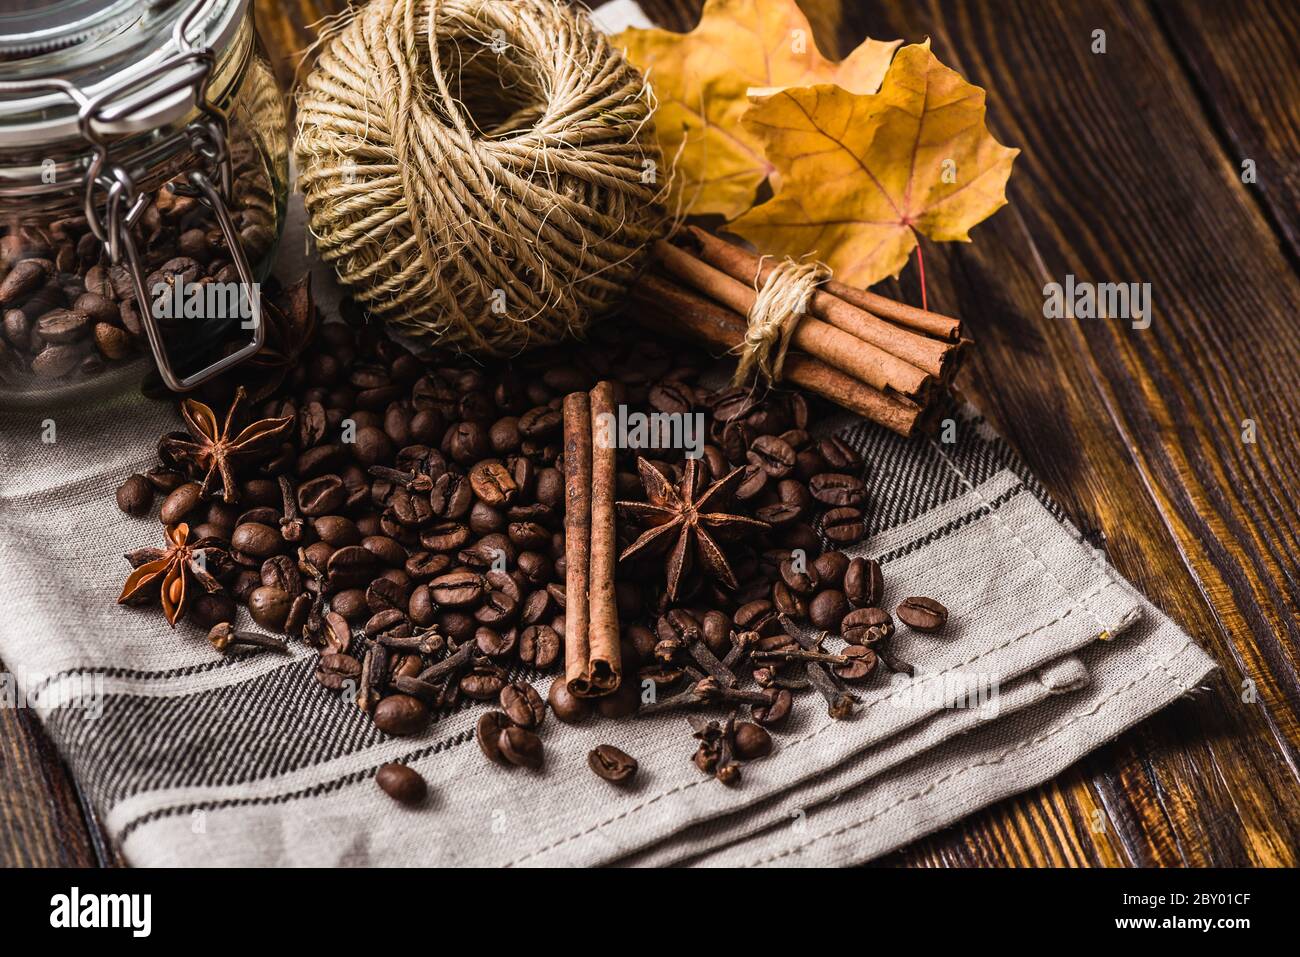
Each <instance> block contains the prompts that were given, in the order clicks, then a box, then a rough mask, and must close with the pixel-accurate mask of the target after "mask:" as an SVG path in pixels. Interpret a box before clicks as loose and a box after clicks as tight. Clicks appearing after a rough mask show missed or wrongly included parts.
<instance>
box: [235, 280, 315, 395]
mask: <svg viewBox="0 0 1300 957" xmlns="http://www.w3.org/2000/svg"><path fill="white" fill-rule="evenodd" d="M262 319H263V321H264V322H265V323H266V344H265V345H264V346H262V348H261V350H259V351H258V353H257V354H256V355H255V356H253V358H251V359H249V360H248V364H247V365H245V366H244V367H243V369H242V370H241V376H242V377H243V381H244V382H245V383H246V384H247V385H248V387H249V389H251V390H252V393H253V400H254V401H257V402H260V401H261V400H262V399H265V398H268V397H269V396H271V395H272V394H273V393H274V392H275V391H276V390H277V389H279V388H280V386H281V385H282V384H283V383H284V379H285V376H286V375H287V374H288V373H289V372H290V371H291V370H293V369H294V368H296V367H297V366H298V365H299V363H300V360H301V358H302V354H303V353H304V352H306V351H307V347H308V346H310V345H311V344H312V342H313V341H314V340H315V338H316V330H317V327H318V323H317V313H316V306H315V303H314V302H313V300H312V294H311V274H310V273H308V274H307V275H306V276H304V277H303V278H302V279H300V280H298V281H297V282H296V283H294V284H293V285H292V286H290V287H289V288H287V289H285V290H284V292H283V293H281V294H280V296H278V297H277V298H275V299H272V298H270V297H263V299H262Z"/></svg>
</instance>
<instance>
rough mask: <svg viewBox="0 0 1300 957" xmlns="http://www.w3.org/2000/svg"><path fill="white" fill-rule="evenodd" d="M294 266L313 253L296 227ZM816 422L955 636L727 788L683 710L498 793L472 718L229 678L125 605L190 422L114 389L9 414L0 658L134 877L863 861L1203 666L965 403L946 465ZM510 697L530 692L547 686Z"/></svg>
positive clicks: (1104, 735) (551, 745)
mask: <svg viewBox="0 0 1300 957" xmlns="http://www.w3.org/2000/svg"><path fill="white" fill-rule="evenodd" d="M291 227H294V228H296V229H300V228H301V224H300V222H299V221H294V222H291ZM285 248H286V250H288V251H289V252H290V253H292V251H294V250H295V249H301V248H302V246H301V245H300V240H298V239H296V238H295V236H294V234H293V233H292V232H291V234H290V236H289V237H287V238H286V240H285ZM284 258H285V262H284V263H283V264H282V273H283V275H285V276H286V277H293V276H295V275H297V274H298V273H299V272H300V271H301V268H302V259H301V257H299V259H298V262H296V263H295V262H293V261H292V260H293V258H294V257H293V256H292V255H286V256H285V257H284ZM313 282H314V288H315V289H316V290H317V292H318V293H319V294H320V300H321V302H322V305H323V307H324V308H325V310H326V313H327V314H328V313H329V312H330V311H331V299H332V298H333V297H334V296H335V295H336V291H335V290H334V289H333V287H332V286H331V285H330V281H329V277H328V276H326V275H319V274H318V275H317V276H316V277H315V278H314V280H313ZM50 423H53V430H51V428H50ZM817 426H818V429H819V431H821V432H823V433H829V432H836V433H838V434H840V435H841V436H842V437H844V438H845V439H846V440H847V441H848V442H849V443H850V444H852V445H853V446H854V447H856V448H858V449H859V450H861V451H862V453H863V455H864V457H865V459H866V461H867V462H868V476H867V478H868V485H869V492H870V503H871V504H870V508H869V522H870V535H869V537H868V539H867V540H866V541H865V542H864V543H863V545H862V546H861V547H860V548H859V549H857V551H858V552H859V553H861V554H867V555H873V556H875V557H877V558H879V559H880V561H881V562H882V564H883V566H884V572H885V580H886V585H887V594H886V599H887V604H888V606H889V607H892V606H893V605H895V604H897V602H898V601H900V600H901V599H902V598H904V597H906V596H908V595H930V596H933V597H935V598H938V599H939V600H940V601H942V602H943V603H944V604H945V605H947V606H948V608H949V609H950V611H951V614H952V617H951V621H950V624H949V626H948V628H947V629H946V630H945V632H944V633H943V634H941V635H939V636H925V635H920V634H916V633H911V632H908V631H907V630H906V629H903V630H902V631H901V633H900V636H899V637H898V638H897V639H896V642H897V649H898V652H899V654H900V656H902V657H903V658H905V659H908V660H910V661H912V662H914V663H915V664H916V665H917V667H918V676H917V678H916V679H915V684H913V685H909V684H907V683H906V682H904V680H903V679H901V678H896V679H895V680H894V681H893V682H887V681H886V680H885V679H884V678H880V679H878V680H877V683H875V684H872V685H870V686H869V687H868V688H867V689H866V690H865V692H864V694H863V703H862V706H861V707H860V708H859V712H858V715H857V716H856V717H855V718H854V719H852V720H849V721H838V722H837V721H832V720H831V719H830V718H829V717H827V716H826V714H825V709H824V707H823V706H820V699H818V698H817V697H816V696H815V695H811V694H809V695H803V696H800V697H799V698H798V700H797V704H796V713H795V714H794V715H793V716H792V719H791V721H790V723H789V726H788V727H787V728H784V729H783V730H782V732H781V733H779V734H778V735H776V743H777V748H776V750H775V752H774V753H773V754H772V755H771V756H770V757H769V758H767V759H764V760H762V761H757V762H751V763H750V764H748V765H746V766H745V769H744V781H743V783H742V784H741V785H740V786H739V787H736V788H725V787H723V786H721V785H720V784H718V783H717V782H716V781H713V780H712V779H710V778H706V777H705V776H703V775H702V774H701V773H700V772H699V771H698V770H697V769H696V768H695V766H694V765H693V764H692V763H691V762H690V760H689V758H690V755H691V753H692V752H693V750H694V748H693V745H694V741H693V740H692V739H691V737H690V729H689V728H688V726H687V725H686V722H685V721H684V720H683V718H682V717H681V716H680V715H678V716H672V715H663V716H660V717H657V718H653V719H645V720H634V721H623V722H612V721H600V720H596V721H592V722H590V723H589V724H587V725H583V726H578V727H568V726H563V725H561V724H559V723H558V722H557V721H555V720H554V718H550V719H548V721H547V722H546V724H545V725H544V727H543V729H542V737H543V740H544V742H545V747H546V760H547V765H546V767H545V768H544V769H543V770H542V771H541V772H537V773H533V772H528V771H524V770H522V769H515V770H506V769H503V768H500V767H498V766H495V765H490V764H489V763H488V762H486V761H485V760H484V759H483V757H482V755H481V754H480V753H479V751H478V748H477V745H475V744H474V742H473V735H472V729H473V724H474V721H475V720H476V718H477V715H478V714H479V713H480V712H481V710H482V708H483V707H484V706H482V705H476V704H466V705H464V706H462V707H461V708H459V709H458V710H457V711H455V712H453V713H450V714H446V715H442V716H440V717H439V718H438V719H437V720H435V721H434V722H432V723H431V724H430V726H429V727H428V729H427V730H426V731H425V732H424V733H423V734H421V735H420V736H419V737H416V738H407V739H393V738H388V737H386V736H385V735H383V734H381V733H380V732H378V731H376V730H375V729H374V727H373V726H372V725H371V724H370V723H369V721H368V719H365V718H364V717H363V716H362V715H361V714H360V713H359V712H358V711H357V710H356V708H355V707H354V706H353V705H352V704H351V703H350V702H347V701H345V700H344V699H343V697H342V696H341V695H338V694H333V693H330V692H327V691H325V690H323V689H322V688H321V687H320V686H319V685H317V684H316V682H315V681H314V680H313V678H312V671H313V655H312V654H311V653H310V652H309V651H308V650H307V649H305V648H298V649H296V650H295V652H294V654H293V655H292V656H291V657H284V656H271V655H257V654H248V655H240V656H232V657H220V656H219V655H218V654H217V653H216V652H214V651H213V650H212V649H211V647H210V646H209V645H208V644H207V643H206V641H205V640H204V638H203V635H202V634H201V633H200V632H199V630H198V629H195V628H193V627H191V626H187V625H186V624H185V623H183V622H182V623H181V625H180V626H178V627H177V628H176V629H175V630H174V631H173V630H171V629H169V628H168V627H167V626H166V624H165V622H164V621H163V619H162V618H161V616H160V615H158V614H157V613H156V611H154V610H144V609H126V608H120V607H117V606H116V605H115V604H114V599H115V598H116V595H117V593H118V590H119V589H120V587H121V584H122V581H123V580H124V578H125V575H126V573H127V570H128V567H127V565H126V563H125V561H124V560H123V558H122V555H123V554H124V553H125V552H127V551H129V550H131V549H133V548H136V547H139V546H141V545H146V544H156V542H154V541H153V539H155V538H156V537H157V536H158V524H157V521H156V519H154V518H149V519H141V520H137V519H132V518H128V517H126V516H124V515H123V514H121V513H120V512H119V511H118V510H117V508H116V507H115V505H114V502H113V495H112V491H113V489H114V488H115V487H116V486H117V484H118V483H119V482H120V481H121V480H122V478H124V477H125V476H126V475H128V474H130V473H131V472H133V471H137V470H140V469H143V468H146V467H148V466H149V465H150V464H151V461H152V458H153V454H154V453H153V443H154V442H155V441H156V438H157V436H158V435H160V434H161V433H163V432H165V431H167V430H169V429H172V428H177V427H179V422H178V421H176V417H175V415H174V414H173V413H172V412H171V411H170V410H169V409H168V408H167V407H166V406H161V405H158V404H154V403H149V402H146V401H144V400H142V399H139V398H135V397H132V396H131V395H129V394H121V393H119V394H110V395H105V396H101V397H99V398H98V399H97V400H96V401H94V402H92V403H86V402H84V401H83V402H78V403H75V404H74V403H66V404H60V403H57V402H49V403H45V404H43V405H41V406H39V407H25V408H19V409H12V408H11V409H8V410H0V589H2V591H0V594H3V599H4V601H3V609H2V610H0V659H2V660H3V661H4V663H5V665H6V667H7V668H8V670H9V672H10V673H12V674H13V675H14V677H15V679H16V681H17V683H18V686H19V687H20V689H21V690H22V691H23V692H24V696H25V701H27V702H29V703H30V705H31V706H32V707H34V708H35V709H36V710H37V712H38V714H39V715H40V717H41V719H42V720H43V721H44V723H45V725H46V727H47V728H48V730H49V732H50V734H51V736H52V738H53V739H54V741H55V742H56V743H57V745H58V747H59V749H60V751H61V753H62V754H63V755H64V757H65V758H66V759H67V761H68V764H69V766H70V767H71V768H72V771H73V773H74V774H75V776H76V777H77V779H78V780H79V782H80V783H81V785H82V787H83V789H84V790H85V791H86V793H87V794H88V795H89V796H90V799H91V800H92V801H93V802H94V804H95V805H96V807H97V809H98V810H99V811H100V812H101V815H102V817H103V820H104V821H105V822H106V823H107V826H108V829H109V831H110V833H111V834H112V836H113V838H114V839H115V840H116V841H118V842H119V844H120V846H121V849H122V852H123V854H124V855H125V857H126V859H127V860H128V861H130V862H131V863H133V864H139V865H223V864H254V865H258V864H265V865H300V864H301V865H305V864H326V865H384V866H394V865H396V866H400V865H416V864H431V865H498V866H506V865H519V866H535V865H596V864H617V863H629V864H677V863H694V864H743V865H751V864H752V865H783V864H800V863H804V864H807V863H811V864H839V863H850V862H857V861H861V860H865V859H868V858H870V857H874V856H876V855H878V854H883V853H886V852H888V851H890V850H892V849H894V848H896V847H898V846H900V845H901V844H904V843H906V842H907V841H910V840H913V839H915V838H916V837H918V836H920V835H922V834H925V833H928V832H930V831H933V830H935V829H936V828H939V827H943V826H944V825H947V824H949V823H951V822H952V821H954V820H956V819H958V818H960V817H962V816H963V815H965V814H969V813H970V812H972V811H974V810H976V809H978V808H980V807H983V806H984V805H986V804H988V803H990V802H991V801H994V800H997V799H998V798H1000V797H1003V796H1005V795H1008V794H1014V793H1016V792H1018V791H1020V790H1024V789H1025V788H1028V787H1031V786H1033V785H1035V784H1037V783H1039V782H1041V781H1043V780H1045V779H1047V778H1048V777H1050V776H1051V775H1053V774H1055V773H1057V772H1059V771H1060V770H1061V768H1062V767H1064V766H1065V765H1066V764H1068V763H1069V762H1070V761H1073V760H1077V758H1078V757H1079V756H1081V755H1082V754H1085V753H1087V751H1088V750H1091V749H1092V748H1095V747H1097V746H1098V745H1100V744H1101V743H1103V742H1105V741H1106V740H1109V739H1110V738H1112V737H1114V736H1115V735H1117V734H1118V733H1120V732H1121V731H1122V730H1123V729H1124V728H1126V727H1128V726H1129V725H1131V724H1132V723H1134V722H1135V721H1138V720H1141V718H1143V717H1145V716H1146V715H1148V714H1150V713H1151V712H1153V711H1154V710H1156V709H1158V708H1160V707H1162V706H1164V705H1165V704H1167V703H1168V702H1170V701H1172V700H1174V699H1175V698H1177V697H1178V696H1180V695H1182V694H1184V693H1186V692H1187V691H1188V690H1189V689H1191V688H1193V687H1194V686H1195V685H1196V684H1197V683H1198V682H1199V681H1200V680H1201V679H1202V678H1203V677H1204V676H1205V675H1206V674H1207V673H1208V671H1209V670H1210V669H1211V668H1212V663H1211V661H1210V659H1209V658H1208V657H1206V655H1205V654H1204V653H1203V652H1201V651H1200V650H1199V649H1198V648H1197V647H1196V646H1195V644H1194V643H1193V642H1192V641H1191V640H1190V639H1189V638H1188V637H1187V636H1186V635H1185V634H1184V633H1182V632H1181V631H1180V630H1179V629H1178V628H1177V627H1176V626H1174V625H1173V624H1171V623H1170V622H1169V621H1168V620H1167V619H1165V618H1164V617H1163V616H1162V615H1161V614H1160V613H1159V612H1158V611H1157V610H1156V609H1154V608H1153V607H1152V606H1151V605H1150V604H1149V603H1147V602H1146V601H1145V600H1144V599H1142V598H1141V596H1139V595H1138V594H1137V593H1136V592H1135V591H1134V590H1133V589H1132V588H1131V587H1130V586H1129V585H1128V584H1127V583H1125V582H1123V581H1122V580H1121V579H1119V578H1118V577H1117V576H1116V575H1115V574H1114V572H1113V571H1112V570H1111V569H1110V568H1109V567H1108V566H1107V564H1106V562H1105V558H1104V556H1103V555H1102V554H1101V553H1100V552H1098V551H1096V550H1095V549H1093V548H1092V547H1091V546H1090V545H1089V544H1088V543H1087V542H1086V541H1084V540H1083V539H1082V538H1081V536H1080V535H1079V533H1078V532H1077V530H1076V529H1074V528H1073V527H1072V526H1071V525H1070V524H1069V523H1068V521H1067V520H1066V519H1065V516H1064V515H1063V513H1062V512H1061V510H1060V508H1059V507H1058V506H1057V505H1056V503H1055V502H1053V501H1052V500H1051V499H1050V497H1049V496H1048V495H1047V494H1046V492H1045V491H1044V489H1043V487H1042V486H1041V485H1040V484H1039V483H1038V482H1037V480H1036V479H1035V478H1034V477H1033V476H1032V475H1031V474H1029V473H1028V472H1027V471H1026V469H1025V467H1024V465H1023V463H1022V462H1021V461H1020V460H1019V459H1018V458H1017V457H1016V456H1015V454H1014V453H1013V452H1012V451H1011V450H1010V449H1009V448H1008V447H1007V445H1006V444H1005V443H1004V442H1003V441H1002V440H1001V439H1000V438H999V437H998V436H997V435H996V434H994V433H993V432H992V430H991V429H989V427H988V426H987V424H986V423H985V422H984V421H983V420H982V419H981V418H980V416H979V415H978V414H976V413H975V412H974V411H973V410H971V409H966V410H964V411H962V412H961V413H960V414H958V416H957V421H956V428H955V436H956V440H955V442H953V443H951V444H944V443H941V442H938V441H931V440H922V439H918V440H913V441H906V440H903V439H900V438H898V437H897V436H895V435H893V434H892V433H889V432H886V431H885V430H883V429H879V428H877V427H875V426H872V425H870V424H866V423H862V422H855V421H849V420H847V419H837V420H835V421H828V422H823V423H818V424H817ZM51 434H52V436H53V440H52V441H47V440H48V439H50V438H51ZM1099 638H1108V639H1110V640H1109V641H1105V642H1101V643H1099V642H1098V639H1099ZM518 676H519V677H522V678H526V679H528V680H534V681H538V682H539V686H540V688H541V690H542V691H543V692H544V691H545V688H546V684H545V683H544V682H545V681H549V676H547V677H545V678H544V676H541V675H538V674H537V673H535V672H533V671H531V670H530V669H522V670H520V671H519V673H518ZM945 676H947V678H948V679H951V678H953V677H954V676H962V677H964V678H966V679H967V680H978V681H979V682H981V683H982V684H984V685H989V686H996V687H997V688H998V690H999V694H998V697H997V698H996V704H997V707H996V709H995V710H993V711H991V712H990V713H977V712H973V711H971V710H969V709H958V708H951V707H944V706H943V704H942V702H936V701H934V700H930V699H929V698H927V696H926V695H924V694H917V693H913V692H918V691H919V690H921V689H924V688H926V687H930V685H931V684H932V683H938V682H940V681H942V680H943V679H944V677H945ZM930 697H931V698H932V697H933V696H930ZM602 743H608V744H614V745H616V746H618V747H621V748H623V749H624V750H625V751H627V752H628V753H629V754H632V755H633V756H635V757H636V758H637V759H638V761H639V762H640V764H641V770H640V772H639V774H638V777H637V781H636V784H635V786H634V787H632V788H631V789H628V790H619V789H615V788H613V787H612V786H610V785H609V784H608V783H606V782H604V781H602V780H599V779H597V778H596V777H595V776H594V775H592V774H591V772H590V771H589V770H588V769H587V767H586V761H585V755H586V753H587V751H588V750H589V749H590V748H592V747H594V746H596V745H597V744H602ZM388 761H403V762H406V763H408V764H410V765H411V766H413V767H415V768H416V769H417V770H419V771H420V772H421V773H422V774H423V775H424V776H425V778H426V779H427V780H428V781H429V784H430V789H431V796H430V799H429V801H428V802H427V804H426V805H424V806H422V807H420V808H416V809H409V808H405V807H401V806H399V805H396V804H395V803H394V802H392V801H391V800H389V799H388V798H387V797H386V796H385V795H383V794H382V793H381V792H380V791H379V790H378V788H377V787H376V786H375V784H374V782H373V780H372V778H373V776H374V772H375V770H376V768H377V767H378V766H379V765H381V764H383V763H385V762H388Z"/></svg>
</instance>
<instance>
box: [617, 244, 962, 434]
mask: <svg viewBox="0 0 1300 957" xmlns="http://www.w3.org/2000/svg"><path fill="white" fill-rule="evenodd" d="M655 250H656V253H657V256H658V263H657V268H656V269H655V270H653V271H651V272H647V273H646V274H645V275H643V276H642V277H641V279H640V280H639V281H638V283H637V285H636V286H634V287H633V290H632V315H633V316H634V317H635V318H636V319H637V320H638V321H640V322H641V323H642V324H644V325H646V326H648V327H650V328H653V329H656V330H658V331H661V332H664V333H667V334H669V335H676V336H680V337H682V338H686V339H691V340H693V341H695V342H699V343H701V344H703V345H705V346H707V347H710V348H713V349H715V350H717V351H733V350H736V349H738V348H740V347H741V345H742V342H743V341H744V338H745V334H746V331H747V318H746V317H747V316H748V315H749V313H750V310H751V309H752V308H753V306H754V301H755V298H756V296H757V295H758V293H757V287H759V286H761V285H762V284H763V283H765V282H767V280H768V277H769V276H770V275H771V273H772V271H773V270H774V269H775V268H776V267H777V266H778V264H779V262H780V260H777V259H774V258H773V257H763V258H760V257H759V256H757V255H754V254H753V253H750V252H748V251H747V250H745V249H742V248H741V247H739V246H736V245H734V244H732V243H729V242H727V241H726V240H723V239H720V238H719V237H717V236H714V235H712V234H711V233H708V232H705V231H704V230H702V229H699V228H698V227H694V226H692V227H689V228H688V229H687V230H686V232H685V233H683V234H682V235H681V236H680V237H679V238H678V241H677V242H676V243H670V242H665V241H660V242H659V243H657V244H656V247H655ZM795 321H796V322H797V324H796V325H795V326H794V330H793V332H792V333H791V336H790V348H791V352H790V354H789V355H788V357H787V358H786V360H785V363H784V369H783V372H782V379H783V380H784V381H786V382H789V383H791V384H793V385H796V386H799V387H801V388H804V389H807V390H809V391H810V392H814V393H817V394H818V395H821V396H823V397H825V398H827V399H830V400H831V401H832V402H835V403H837V404H838V405H840V406H843V407H844V408H846V409H849V410H850V411H852V412H855V413H857V414H858V415H861V416H863V417H864V418H868V419H871V420H872V421H873V422H878V423H880V424H881V425H883V426H886V427H887V428H890V429H892V430H893V431H895V432H898V433H899V434H901V435H910V434H912V433H913V432H915V431H925V430H927V429H928V428H929V427H930V425H931V424H932V423H933V422H934V421H935V420H936V419H937V414H936V413H938V412H939V411H940V410H942V409H943V408H944V407H946V405H947V401H946V400H947V389H948V386H949V384H950V383H951V382H952V379H953V376H954V375H955V374H956V372H957V368H958V366H959V365H960V363H961V359H962V353H963V351H964V349H965V347H966V345H967V344H968V343H969V340H967V339H963V338H962V330H961V323H960V322H959V321H958V320H956V319H952V318H949V317H948V316H942V315H939V314H938V313H934V312H929V311H927V310H924V309H917V308H915V307H913V306H908V305H905V304H903V303H900V302H895V301H894V300H892V299H889V298H887V297H885V296H880V295H877V294H875V293H871V292H866V291H865V290H861V289H855V288H853V287H852V286H847V285H845V284H844V283H840V282H836V281H834V280H832V279H828V280H826V281H825V282H822V283H821V284H820V285H819V286H818V287H817V289H816V290H815V291H814V292H813V293H812V295H811V296H809V298H808V303H807V310H806V313H805V314H804V315H802V316H801V317H796V320H795Z"/></svg>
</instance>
